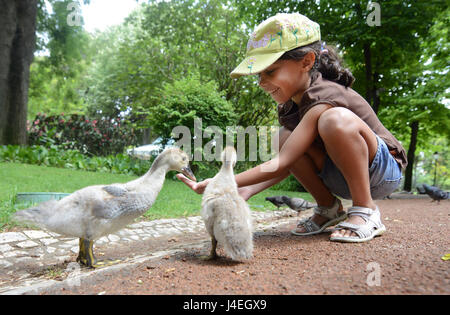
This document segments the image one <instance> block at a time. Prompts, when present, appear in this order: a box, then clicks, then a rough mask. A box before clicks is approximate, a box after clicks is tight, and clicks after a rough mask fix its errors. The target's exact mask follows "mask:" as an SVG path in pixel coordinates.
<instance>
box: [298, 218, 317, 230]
mask: <svg viewBox="0 0 450 315" xmlns="http://www.w3.org/2000/svg"><path fill="white" fill-rule="evenodd" d="M297 227H304V228H305V230H306V232H308V233H310V232H315V231H318V230H320V226H318V225H317V224H316V223H315V222H314V221H313V220H311V218H308V219H304V220H301V221H299V222H298V224H297Z"/></svg>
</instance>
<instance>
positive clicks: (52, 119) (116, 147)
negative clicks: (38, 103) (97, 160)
mask: <svg viewBox="0 0 450 315" xmlns="http://www.w3.org/2000/svg"><path fill="white" fill-rule="evenodd" d="M29 144H31V145H33V144H37V145H41V144H42V145H47V144H55V145H62V147H63V148H64V149H76V150H79V151H81V152H83V153H87V154H90V155H97V156H105V155H109V154H118V153H122V152H123V151H124V149H125V148H126V147H127V146H130V145H135V144H137V137H136V134H135V133H134V130H133V128H130V127H129V126H128V125H127V124H124V121H123V120H120V119H119V118H115V119H107V118H100V119H98V120H97V119H93V120H91V119H89V118H88V117H86V116H84V115H76V114H73V115H70V116H66V115H63V114H61V115H57V116H47V115H45V114H38V115H37V116H36V118H35V120H34V121H33V122H32V123H31V127H30V129H29Z"/></svg>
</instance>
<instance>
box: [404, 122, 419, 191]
mask: <svg viewBox="0 0 450 315" xmlns="http://www.w3.org/2000/svg"><path fill="white" fill-rule="evenodd" d="M418 132H419V122H418V121H413V122H412V123H411V139H410V142H409V148H408V166H407V167H406V170H405V184H404V186H403V190H405V191H411V188H412V187H411V186H412V175H413V166H414V156H415V153H416V144H417V133H418Z"/></svg>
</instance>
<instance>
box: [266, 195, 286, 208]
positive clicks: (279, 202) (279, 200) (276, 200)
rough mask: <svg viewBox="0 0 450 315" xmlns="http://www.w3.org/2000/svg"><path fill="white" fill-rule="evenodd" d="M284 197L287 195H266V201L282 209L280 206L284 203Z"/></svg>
mask: <svg viewBox="0 0 450 315" xmlns="http://www.w3.org/2000/svg"><path fill="white" fill-rule="evenodd" d="M283 197H286V196H273V197H266V201H270V202H271V203H273V204H274V205H275V206H276V207H277V209H280V207H281V206H283V205H284V201H283Z"/></svg>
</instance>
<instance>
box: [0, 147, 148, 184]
mask: <svg viewBox="0 0 450 315" xmlns="http://www.w3.org/2000/svg"><path fill="white" fill-rule="evenodd" d="M0 162H14V163H25V164H34V165H42V166H52V167H59V168H67V169H73V170H84V171H92V172H103V173H113V174H126V175H138V176H140V175H143V174H145V172H147V171H148V169H149V167H150V163H149V162H148V161H142V160H137V159H135V158H132V157H130V156H128V155H125V154H117V155H109V156H106V157H88V156H86V155H83V154H81V153H80V152H79V151H77V150H63V149H61V148H60V147H58V146H55V145H51V146H49V147H47V146H38V145H33V146H30V147H21V146H12V145H8V146H0Z"/></svg>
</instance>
